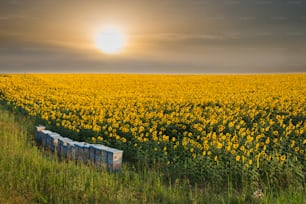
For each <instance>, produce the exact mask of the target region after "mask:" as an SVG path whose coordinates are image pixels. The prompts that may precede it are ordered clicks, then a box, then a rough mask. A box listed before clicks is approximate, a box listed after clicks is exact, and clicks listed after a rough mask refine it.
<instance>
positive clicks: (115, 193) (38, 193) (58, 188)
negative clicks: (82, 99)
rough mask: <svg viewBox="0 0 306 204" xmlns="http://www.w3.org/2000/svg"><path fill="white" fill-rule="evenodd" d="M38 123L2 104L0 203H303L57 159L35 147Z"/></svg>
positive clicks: (296, 196)
mask: <svg viewBox="0 0 306 204" xmlns="http://www.w3.org/2000/svg"><path fill="white" fill-rule="evenodd" d="M33 126H34V125H33V123H32V122H31V121H29V120H28V119H26V118H23V117H21V116H18V117H17V116H15V115H13V114H12V113H10V112H8V111H6V110H5V109H4V108H3V107H1V106H0V141H1V143H0V145H1V148H0V203H303V201H304V202H305V197H303V190H305V189H302V190H298V191H297V190H296V189H292V190H289V191H288V192H282V193H281V194H279V195H278V196H277V197H273V196H271V195H269V196H266V197H264V198H263V199H262V200H254V199H250V196H248V195H247V193H248V192H246V193H245V194H239V195H236V194H235V193H233V192H224V193H222V194H211V193H210V191H211V189H201V190H191V189H190V186H189V184H188V183H186V182H184V181H181V182H180V183H179V184H176V185H174V184H173V185H167V184H165V183H163V182H162V176H161V175H159V174H158V173H156V172H153V171H144V172H140V173H136V172H135V171H134V170H133V168H132V167H127V166H124V168H123V170H122V172H120V173H116V174H115V173H108V172H106V171H99V170H97V169H94V168H92V167H90V166H86V165H82V164H75V163H74V162H65V161H64V162H60V161H58V159H57V157H55V156H53V155H50V153H48V152H43V151H41V150H39V149H38V148H37V147H36V146H35V145H33V142H32V141H33V134H32V132H31V129H33Z"/></svg>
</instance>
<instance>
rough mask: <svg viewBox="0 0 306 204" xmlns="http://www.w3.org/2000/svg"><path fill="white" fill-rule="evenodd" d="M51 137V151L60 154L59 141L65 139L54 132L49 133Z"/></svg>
mask: <svg viewBox="0 0 306 204" xmlns="http://www.w3.org/2000/svg"><path fill="white" fill-rule="evenodd" d="M48 135H49V137H50V140H51V143H50V147H49V148H50V149H51V151H53V152H55V151H56V152H58V150H59V149H58V141H59V140H60V139H61V138H63V137H62V136H60V135H59V134H57V133H54V132H52V133H49V134H48Z"/></svg>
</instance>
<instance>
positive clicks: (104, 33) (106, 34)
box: [95, 26, 126, 54]
mask: <svg viewBox="0 0 306 204" xmlns="http://www.w3.org/2000/svg"><path fill="white" fill-rule="evenodd" d="M125 40H126V39H125V35H124V34H123V33H122V31H120V29H119V28H117V27H114V26H107V27H104V28H102V29H101V30H100V31H98V32H97V33H96V35H95V44H96V47H97V48H98V49H99V50H101V51H102V52H104V53H107V54H115V53H119V52H120V51H121V50H122V49H123V47H124V45H125Z"/></svg>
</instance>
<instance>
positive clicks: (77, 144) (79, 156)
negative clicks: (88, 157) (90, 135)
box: [74, 142, 85, 161]
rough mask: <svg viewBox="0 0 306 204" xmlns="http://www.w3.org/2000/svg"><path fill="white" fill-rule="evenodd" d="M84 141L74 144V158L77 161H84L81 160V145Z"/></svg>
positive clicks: (82, 145)
mask: <svg viewBox="0 0 306 204" xmlns="http://www.w3.org/2000/svg"><path fill="white" fill-rule="evenodd" d="M84 144H85V142H76V143H75V144H74V146H75V147H76V150H75V154H76V160H78V161H84V160H83V147H84Z"/></svg>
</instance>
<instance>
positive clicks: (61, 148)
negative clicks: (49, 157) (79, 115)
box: [58, 137, 72, 157]
mask: <svg viewBox="0 0 306 204" xmlns="http://www.w3.org/2000/svg"><path fill="white" fill-rule="evenodd" d="M68 142H72V140H71V139H69V138H67V137H62V138H59V139H58V153H59V155H60V156H61V157H67V148H68Z"/></svg>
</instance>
